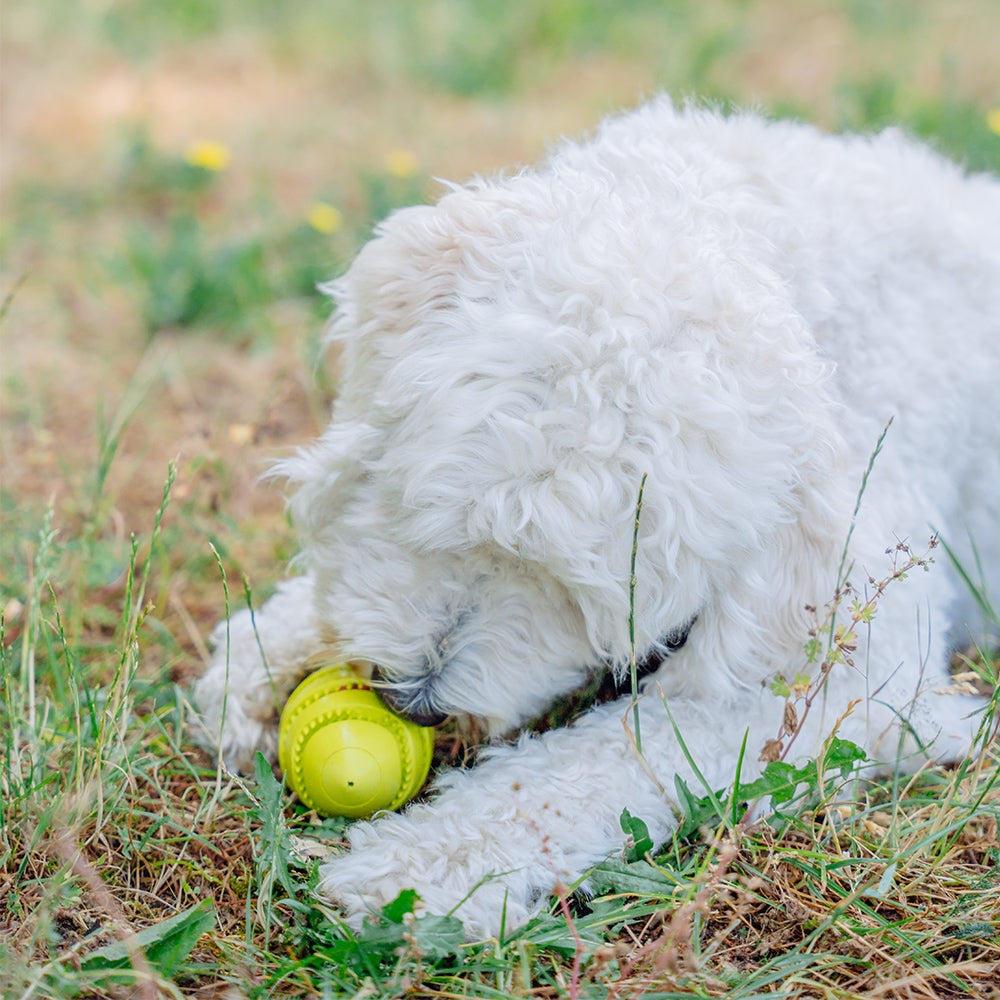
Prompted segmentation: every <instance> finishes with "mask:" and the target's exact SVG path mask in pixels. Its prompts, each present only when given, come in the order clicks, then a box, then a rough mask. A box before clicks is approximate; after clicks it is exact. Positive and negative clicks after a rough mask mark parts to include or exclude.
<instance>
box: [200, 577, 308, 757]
mask: <svg viewBox="0 0 1000 1000" xmlns="http://www.w3.org/2000/svg"><path fill="white" fill-rule="evenodd" d="M314 604H315V602H314V595H313V581H312V579H311V578H310V577H295V578H293V579H290V580H286V581H284V582H283V583H281V584H279V585H278V589H277V591H276V592H275V593H274V596H273V597H271V598H270V600H268V601H266V602H265V604H264V605H263V607H262V608H261V609H260V610H259V611H257V612H255V613H251V612H250V611H249V610H248V609H244V610H242V611H238V612H236V614H234V615H232V617H231V618H230V619H229V620H228V621H223V622H220V623H219V624H218V625H217V626H216V627H215V629H214V630H213V632H212V637H211V639H212V643H213V646H214V656H213V659H212V663H211V665H210V666H209V668H208V670H207V671H206V672H205V673H204V675H203V676H202V677H201V678H200V679H199V680H198V683H197V685H196V687H195V702H196V704H197V707H198V711H199V713H200V718H199V719H197V720H196V726H195V732H196V734H197V735H198V737H199V738H200V740H201V741H202V742H204V743H206V744H207V745H209V746H212V747H218V748H219V750H220V751H221V753H222V756H223V759H224V760H225V761H226V763H227V765H228V766H229V767H231V768H233V769H234V770H239V771H242V772H243V773H249V772H250V771H251V770H252V768H253V757H254V754H255V753H256V751H258V750H260V751H261V752H262V753H264V754H265V756H267V757H269V758H270V759H272V760H273V759H274V758H275V757H276V755H277V748H278V715H279V712H280V710H281V706H282V705H284V703H285V701H286V700H287V698H288V695H289V693H290V692H291V690H292V688H294V687H295V685H296V683H297V682H298V681H299V680H300V679H301V677H302V676H303V674H304V664H305V661H306V660H307V659H308V658H309V657H310V656H312V655H313V654H315V653H317V652H320V651H321V650H322V649H323V642H322V639H321V637H320V634H319V628H318V624H317V619H316V612H315V606H314Z"/></svg>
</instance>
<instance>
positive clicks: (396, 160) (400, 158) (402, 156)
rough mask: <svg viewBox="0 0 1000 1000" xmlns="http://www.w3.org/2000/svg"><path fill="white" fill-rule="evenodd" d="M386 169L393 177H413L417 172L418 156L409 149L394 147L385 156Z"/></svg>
mask: <svg viewBox="0 0 1000 1000" xmlns="http://www.w3.org/2000/svg"><path fill="white" fill-rule="evenodd" d="M385 169H386V170H388V171H389V173H390V174H392V176H393V177H399V178H400V179H405V178H407V177H412V176H413V175H414V174H415V173H416V172H417V158H416V157H415V156H414V155H413V153H411V152H410V151H409V150H408V149H394V150H392V152H390V153H389V155H388V156H387V157H386V158H385Z"/></svg>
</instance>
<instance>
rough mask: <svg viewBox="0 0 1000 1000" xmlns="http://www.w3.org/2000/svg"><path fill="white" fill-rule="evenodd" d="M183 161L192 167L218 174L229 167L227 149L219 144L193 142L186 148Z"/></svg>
mask: <svg viewBox="0 0 1000 1000" xmlns="http://www.w3.org/2000/svg"><path fill="white" fill-rule="evenodd" d="M184 159H185V160H187V162H188V163H190V164H191V166H192V167H201V169H202V170H211V171H212V172H213V173H219V172H220V171H222V170H225V169H226V167H228V166H229V149H228V147H226V146H224V145H223V144H222V143H221V142H211V141H204V142H193V143H191V145H190V146H188V148H187V152H186V153H185V154H184Z"/></svg>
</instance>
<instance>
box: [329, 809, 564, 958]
mask: <svg viewBox="0 0 1000 1000" xmlns="http://www.w3.org/2000/svg"><path fill="white" fill-rule="evenodd" d="M470 791H471V789H470ZM349 836H350V842H351V851H350V852H349V853H347V854H344V855H342V856H340V857H338V858H335V859H334V860H332V861H329V862H327V863H326V864H325V865H324V867H323V870H322V873H321V881H320V891H321V892H323V894H324V895H326V896H328V897H329V898H331V899H332V900H334V901H335V902H337V903H338V904H340V906H341V908H342V909H343V911H344V912H345V915H346V917H347V922H348V923H349V924H350V925H351V926H352V927H354V928H355V929H357V928H359V927H360V926H361V924H362V923H363V922H364V920H365V918H366V917H368V916H369V915H375V914H378V912H379V911H380V910H381V908H382V907H383V906H385V905H386V904H388V903H390V902H392V901H393V900H394V899H395V898H396V897H397V896H398V895H399V894H400V893H401V892H402V891H403V890H405V889H414V890H416V892H417V895H418V896H419V897H420V900H421V902H422V907H423V909H424V910H425V911H426V912H429V913H434V914H439V915H445V914H454V915H455V916H457V917H458V918H459V919H460V920H461V921H462V923H463V925H464V927H465V934H466V937H467V938H468V939H469V940H481V939H484V938H491V937H497V936H499V935H500V934H501V933H502V932H503V931H504V930H510V929H512V928H514V927H517V926H519V925H520V924H523V923H525V922H526V921H527V920H529V919H530V918H531V917H532V916H534V915H535V914H536V913H537V912H538V911H539V910H540V909H541V907H542V905H543V904H544V902H545V900H546V898H547V897H548V896H549V894H550V893H551V892H552V890H553V888H554V887H555V885H556V883H557V882H559V881H561V880H563V881H568V880H569V877H570V873H569V871H567V869H566V865H565V863H564V859H563V858H561V857H560V854H559V851H558V848H557V847H556V846H555V845H554V843H552V842H550V838H548V837H547V835H546V834H545V832H544V831H543V830H542V829H541V827H540V825H539V822H538V821H537V820H536V819H534V818H532V817H530V816H528V815H527V814H526V813H525V812H523V811H522V810H521V809H519V808H518V805H517V803H516V801H514V800H510V799H508V800H507V801H506V802H492V803H491V802H487V801H482V800H479V801H476V802H473V801H470V800H469V799H468V798H467V797H466V796H465V795H456V794H454V789H452V790H450V791H449V792H448V793H446V794H445V795H443V796H441V797H440V798H439V799H438V800H437V801H435V802H433V803H431V804H426V805H417V806H413V807H411V808H410V809H409V810H408V811H407V812H406V813H403V814H389V815H385V816H381V817H379V818H377V819H376V820H374V821H373V822H370V823H356V824H354V826H353V827H352V828H351V830H350V835H349Z"/></svg>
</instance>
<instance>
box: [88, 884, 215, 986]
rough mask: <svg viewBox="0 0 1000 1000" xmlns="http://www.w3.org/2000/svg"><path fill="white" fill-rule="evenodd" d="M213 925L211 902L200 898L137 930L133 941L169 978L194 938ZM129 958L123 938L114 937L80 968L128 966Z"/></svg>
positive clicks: (164, 976) (93, 970)
mask: <svg viewBox="0 0 1000 1000" xmlns="http://www.w3.org/2000/svg"><path fill="white" fill-rule="evenodd" d="M214 927H215V906H214V905H213V903H212V901H211V900H210V899H204V900H202V901H201V902H199V903H195V905H194V906H192V907H190V908H189V909H187V910H184V911H183V912H182V913H178V914H176V915H175V916H173V917H168V918H167V919H166V920H161V921H160V923H158V924H153V926H152V927H146V928H144V929H143V930H141V931H139V932H138V933H137V934H136V935H135V937H134V938H133V941H134V943H135V944H136V945H138V946H139V947H140V948H141V949H142V950H143V952H144V953H145V955H146V960H147V961H148V962H149V964H150V965H151V966H152V967H153V968H154V969H155V970H156V971H157V972H158V973H159V974H160V975H161V976H162V977H163V978H164V979H171V978H172V977H173V975H174V973H175V972H176V971H177V970H178V969H179V968H180V966H181V964H182V963H183V962H184V960H185V959H186V958H187V957H188V955H190V954H191V951H192V949H193V948H194V946H195V945H196V944H197V942H198V938H200V937H201V936H202V934H205V933H206V932H207V931H210V930H212V929H213V928H214ZM131 967H132V958H131V956H130V955H129V949H128V948H127V947H126V945H125V942H124V941H114V942H112V943H111V944H109V945H105V946H104V947H103V948H98V949H97V950H96V951H92V952H91V953H90V954H89V955H87V956H86V957H85V958H84V959H83V960H82V961H81V962H80V968H81V969H82V970H83V971H84V972H98V971H100V970H102V969H108V970H111V969H130V968H131Z"/></svg>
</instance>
